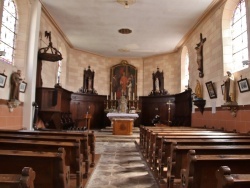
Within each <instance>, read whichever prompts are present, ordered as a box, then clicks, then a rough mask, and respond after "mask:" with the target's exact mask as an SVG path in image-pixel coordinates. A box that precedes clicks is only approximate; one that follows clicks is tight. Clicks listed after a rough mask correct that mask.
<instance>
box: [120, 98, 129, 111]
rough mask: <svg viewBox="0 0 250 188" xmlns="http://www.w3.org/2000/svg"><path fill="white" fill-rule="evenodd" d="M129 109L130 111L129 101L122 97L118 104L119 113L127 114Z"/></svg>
mask: <svg viewBox="0 0 250 188" xmlns="http://www.w3.org/2000/svg"><path fill="white" fill-rule="evenodd" d="M127 109H128V106H127V99H126V98H125V96H124V95H122V96H121V98H120V100H119V104H118V112H121V113H127Z"/></svg>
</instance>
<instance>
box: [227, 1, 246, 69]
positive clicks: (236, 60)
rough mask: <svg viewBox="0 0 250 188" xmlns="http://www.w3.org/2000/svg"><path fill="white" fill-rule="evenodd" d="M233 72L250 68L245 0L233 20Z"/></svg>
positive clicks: (236, 10) (240, 3)
mask: <svg viewBox="0 0 250 188" xmlns="http://www.w3.org/2000/svg"><path fill="white" fill-rule="evenodd" d="M231 34H232V56H233V66H234V67H232V68H233V70H234V72H236V71H240V70H242V69H245V68H247V67H248V65H246V64H244V63H243V61H248V36H247V18H246V5H245V0H241V1H240V2H239V4H238V6H237V7H236V9H235V11H234V14H233V17H232V20H231Z"/></svg>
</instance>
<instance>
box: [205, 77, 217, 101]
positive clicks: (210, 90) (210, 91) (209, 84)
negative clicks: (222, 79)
mask: <svg viewBox="0 0 250 188" xmlns="http://www.w3.org/2000/svg"><path fill="white" fill-rule="evenodd" d="M206 86H207V91H208V95H209V97H210V99H214V98H217V95H216V92H215V89H214V85H213V83H212V82H211V81H210V82H207V83H206Z"/></svg>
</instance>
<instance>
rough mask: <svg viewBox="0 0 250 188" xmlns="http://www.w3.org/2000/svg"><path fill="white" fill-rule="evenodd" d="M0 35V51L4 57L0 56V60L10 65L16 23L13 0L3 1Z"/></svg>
mask: <svg viewBox="0 0 250 188" xmlns="http://www.w3.org/2000/svg"><path fill="white" fill-rule="evenodd" d="M2 10H3V12H2V23H1V30H0V32H1V35H0V51H4V52H5V55H4V56H1V57H0V58H1V60H3V61H5V62H7V63H10V64H12V63H13V55H14V50H15V48H14V44H15V38H16V33H15V29H16V21H17V12H16V5H15V3H14V1H13V0H4V2H3V9H2Z"/></svg>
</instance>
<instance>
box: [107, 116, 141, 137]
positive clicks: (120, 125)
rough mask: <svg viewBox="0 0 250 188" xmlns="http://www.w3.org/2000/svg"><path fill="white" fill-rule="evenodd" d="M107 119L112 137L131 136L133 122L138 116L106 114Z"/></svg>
mask: <svg viewBox="0 0 250 188" xmlns="http://www.w3.org/2000/svg"><path fill="white" fill-rule="evenodd" d="M107 117H108V118H109V119H110V121H111V126H112V127H113V135H132V134H133V127H134V120H135V119H136V118H138V117H139V116H138V114H129V113H108V114H107Z"/></svg>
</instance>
